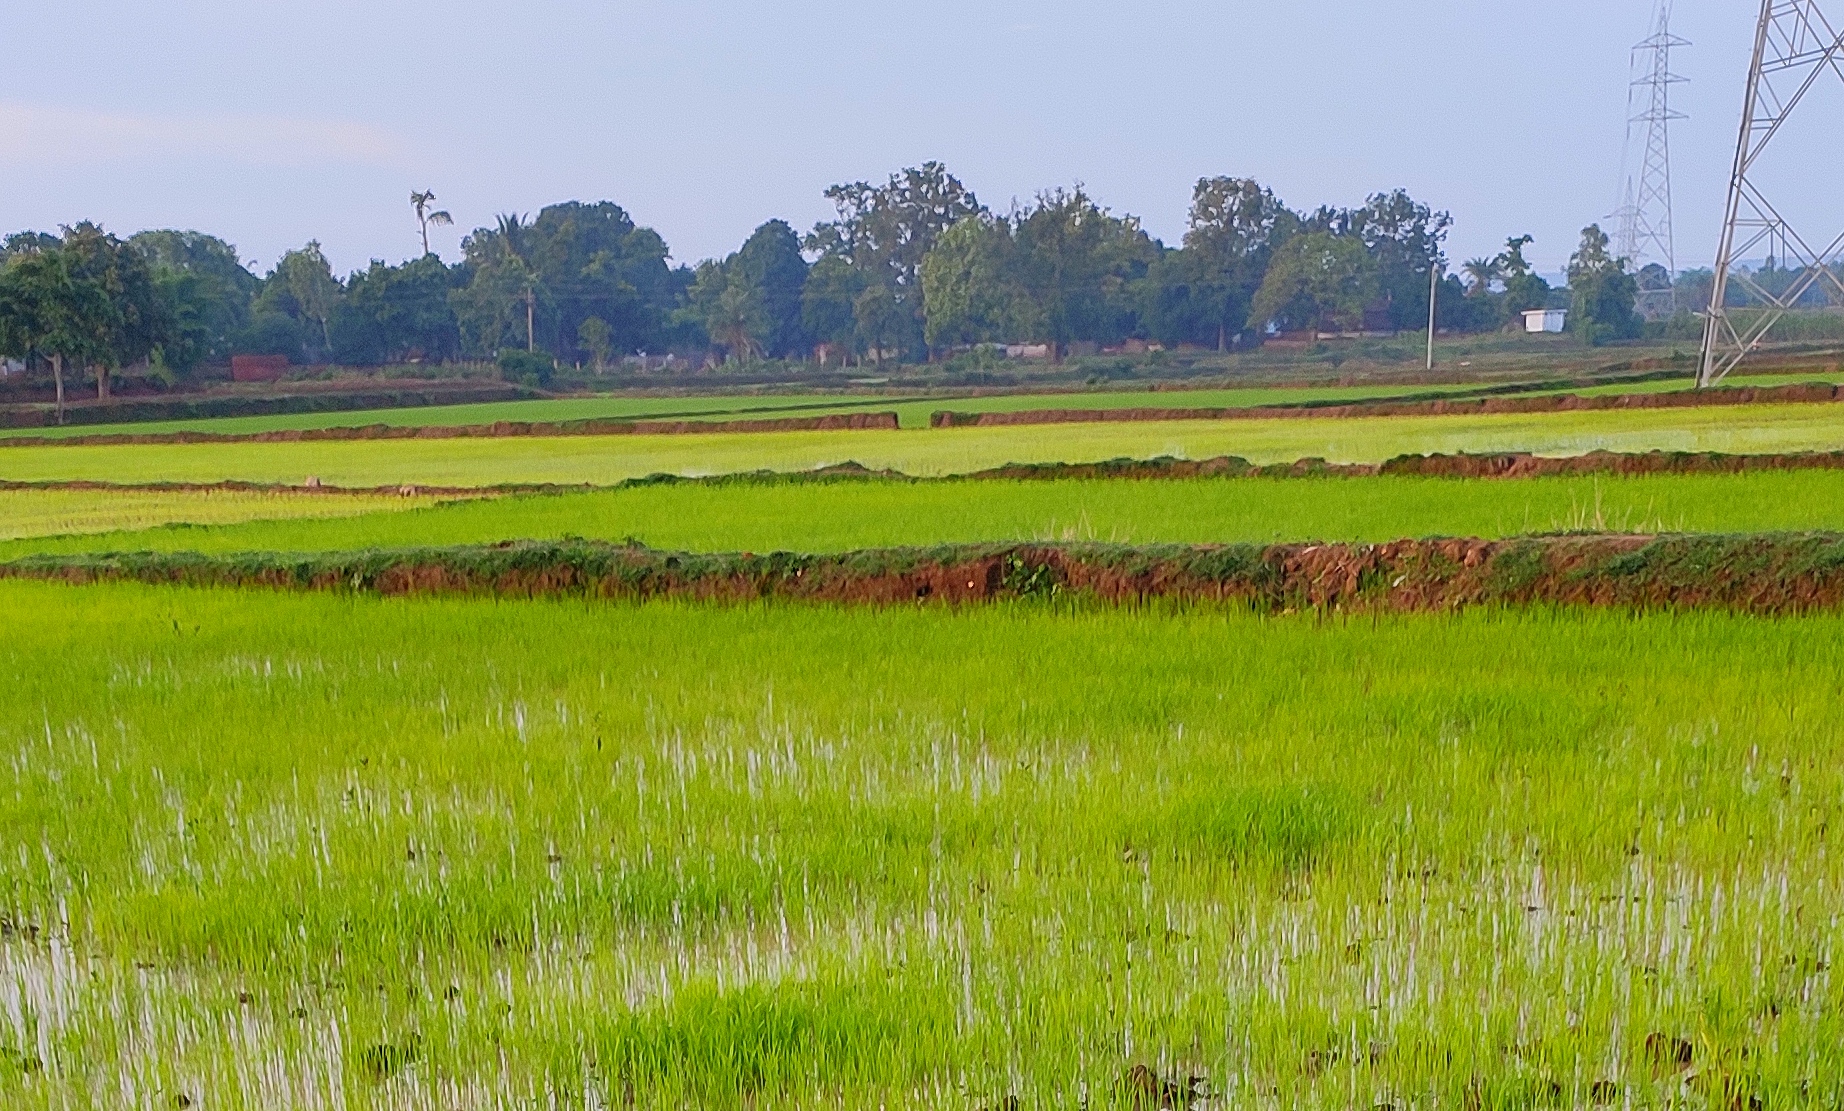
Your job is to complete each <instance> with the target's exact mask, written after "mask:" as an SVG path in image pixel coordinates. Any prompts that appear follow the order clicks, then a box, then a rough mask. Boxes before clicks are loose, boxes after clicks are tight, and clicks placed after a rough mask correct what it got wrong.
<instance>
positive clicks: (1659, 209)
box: [1614, 0, 1690, 320]
mask: <svg viewBox="0 0 1844 1111" xmlns="http://www.w3.org/2000/svg"><path fill="white" fill-rule="evenodd" d="M1671 3H1672V0H1659V4H1658V12H1657V15H1656V16H1655V17H1654V19H1653V21H1652V34H1651V36H1650V37H1649V38H1647V39H1646V40H1645V41H1644V42H1642V43H1640V44H1639V45H1638V46H1635V47H1633V74H1634V78H1633V84H1632V88H1631V91H1630V92H1629V93H1628V94H1627V124H1626V156H1625V165H1624V167H1623V168H1622V170H1621V173H1620V187H1621V198H1620V199H1621V204H1620V210H1619V211H1618V212H1616V213H1615V214H1614V218H1615V219H1616V220H1618V221H1619V223H1618V224H1617V225H1616V230H1617V235H1618V238H1617V240H1616V241H1615V244H1614V249H1615V251H1616V252H1617V253H1618V254H1619V256H1620V257H1621V258H1624V259H1626V260H1627V261H1628V263H1630V264H1631V266H1632V268H1633V269H1634V270H1639V269H1640V268H1642V267H1644V266H1647V265H1649V264H1652V263H1656V264H1658V265H1660V266H1663V267H1664V268H1665V272H1666V274H1667V275H1669V276H1670V277H1672V278H1676V277H1677V272H1678V263H1677V240H1676V236H1675V235H1674V233H1673V230H1672V221H1671V122H1672V121H1673V120H1683V119H1688V118H1689V117H1688V116H1685V115H1684V114H1683V113H1681V112H1677V111H1674V110H1673V109H1672V107H1671V86H1673V85H1677V84H1681V83H1682V82H1683V81H1684V79H1683V78H1682V77H1679V76H1678V75H1676V74H1674V73H1672V72H1671V52H1672V51H1673V50H1675V49H1677V48H1678V47H1682V46H1689V45H1690V43H1689V42H1688V41H1686V40H1684V39H1681V38H1678V37H1677V36H1676V35H1673V34H1672V33H1671ZM1637 307H1638V309H1639V311H1640V312H1641V313H1643V314H1645V317H1646V319H1648V320H1658V319H1662V318H1664V317H1668V316H1670V315H1671V314H1672V313H1674V312H1676V311H1677V294H1676V291H1675V290H1674V289H1672V288H1671V285H1670V284H1669V283H1667V284H1666V286H1665V287H1664V288H1662V289H1644V290H1641V291H1640V293H1639V303H1638V306H1637Z"/></svg>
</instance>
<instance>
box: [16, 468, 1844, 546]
mask: <svg viewBox="0 0 1844 1111" xmlns="http://www.w3.org/2000/svg"><path fill="white" fill-rule="evenodd" d="M43 497H44V502H40V501H39V500H38V498H39V495H37V494H21V495H19V496H17V497H14V498H11V499H5V498H0V530H5V529H8V528H11V529H13V530H14V531H16V532H27V533H29V532H30V531H31V530H32V529H33V528H34V527H37V526H36V525H35V524H34V522H37V521H40V520H42V519H43V518H44V517H45V516H47V515H49V514H50V513H51V512H54V511H55V510H54V509H53V508H51V506H55V505H56V504H58V503H59V496H58V495H54V494H49V493H47V494H45V495H44V496H43ZM45 503H50V505H47V504H45ZM125 504H127V505H133V504H134V502H133V501H132V500H130V501H128V502H126V503H125ZM360 504H373V503H364V502H361V503H360ZM8 512H11V513H17V514H19V516H20V518H23V520H21V521H20V522H19V523H16V524H15V523H11V521H12V519H9V518H8V517H6V516H4V514H5V513H8ZM1071 521H1079V522H1081V527H1080V529H1078V530H1076V532H1077V535H1074V536H1071V535H1070V532H1071V530H1070V529H1069V528H1067V527H1066V525H1065V523H1066V522H1071ZM1801 530H1828V531H1844V472H1830V471H1806V472H1772V471H1756V472H1747V473H1741V474H1733V475H1657V476H1647V477H1631V478H1620V477H1612V476H1609V477H1599V478H1545V479H1529V480H1516V481H1501V480H1469V479H1427V478H1409V477H1395V476H1383V477H1368V478H1303V479H1245V478H1229V479H1196V480H1172V481H1149V482H1128V481H1118V480H1107V479H1098V480H1066V481H1054V482H1012V481H979V482H967V483H959V482H951V483H926V482H924V483H911V482H896V481H850V482H827V483H740V482H739V483H735V484H718V485H695V484H679V485H640V486H634V487H630V488H626V489H618V490H610V491H599V492H593V493H580V494H559V495H541V496H526V497H508V498H495V499H490V500H481V501H456V502H452V503H448V504H443V505H440V506H430V507H426V508H421V509H415V510H413V511H410V512H404V511H403V507H402V506H400V505H398V504H397V503H396V502H394V501H393V502H392V503H391V504H389V505H388V506H387V507H386V510H385V511H383V512H373V513H369V514H366V515H363V516H357V517H347V518H343V519H340V520H324V521H323V520H313V521H290V520H271V521H262V522H252V523H245V524H236V525H220V526H211V527H188V528H184V529H161V528H155V529H147V530H143V531H138V532H126V531H120V532H109V533H104V534H99V535H94V536H75V537H55V538H53V537H42V538H41V537H33V538H31V539H23V540H17V541H13V542H10V543H4V542H0V559H11V558H17V557H18V556H22V555H26V554H30V553H35V552H42V553H76V552H102V551H142V550H153V551H198V552H207V553H219V554H222V553H232V552H254V551H280V552H313V551H355V550H362V549H368V548H411V547H442V546H450V545H457V544H489V543H498V542H501V541H507V540H563V539H567V538H572V537H576V538H588V539H601V540H608V541H613V542H620V541H623V540H628V539H633V540H638V541H641V542H643V543H646V544H648V545H650V546H652V547H655V548H659V549H663V550H667V551H703V552H724V551H730V552H736V551H750V552H775V551H796V552H842V551H852V550H858V549H866V548H887V547H898V546H918V547H920V546H928V545H933V544H937V543H974V542H987V541H999V542H1004V541H1063V540H1071V539H1073V540H1096V541H1101V542H1108V543H1134V544H1155V543H1273V542H1290V541H1302V540H1320V541H1371V542H1381V541H1388V540H1395V539H1401V538H1404V537H1430V536H1474V537H1483V538H1492V539H1496V538H1502V537H1510V536H1518V535H1528V534H1537V533H1555V532H1571V531H1600V532H1605V531H1616V532H1622V533H1629V534H1638V533H1670V532H1713V533H1745V532H1775V531H1801Z"/></svg>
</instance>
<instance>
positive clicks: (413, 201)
mask: <svg viewBox="0 0 1844 1111" xmlns="http://www.w3.org/2000/svg"><path fill="white" fill-rule="evenodd" d="M434 203H435V192H434V191H433V190H429V189H425V190H423V191H422V192H420V193H411V194H410V207H411V208H414V209H415V210H416V223H417V226H419V227H421V228H422V231H423V254H425V255H427V254H429V253H430V252H429V225H430V224H434V225H435V226H436V227H438V228H445V227H449V226H451V225H453V224H454V222H455V218H454V217H453V216H450V215H449V214H448V213H446V212H443V211H440V210H437V211H435V212H431V211H429V206H430V205H431V204H434Z"/></svg>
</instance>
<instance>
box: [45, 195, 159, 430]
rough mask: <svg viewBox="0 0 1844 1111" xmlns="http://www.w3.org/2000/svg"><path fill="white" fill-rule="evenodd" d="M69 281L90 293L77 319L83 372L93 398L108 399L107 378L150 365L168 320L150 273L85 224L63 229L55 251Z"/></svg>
mask: <svg viewBox="0 0 1844 1111" xmlns="http://www.w3.org/2000/svg"><path fill="white" fill-rule="evenodd" d="M59 251H60V253H61V254H62V255H63V257H64V261H65V266H66V267H67V269H68V270H69V273H70V280H71V281H72V282H73V283H75V285H76V286H77V287H79V288H80V289H86V290H93V291H95V295H94V296H91V297H89V298H88V299H87V303H88V304H89V306H90V308H89V311H87V312H85V313H84V314H82V315H81V316H80V317H79V318H78V325H77V326H78V327H79V328H81V329H82V330H83V331H84V332H85V334H86V335H87V337H88V342H87V343H86V344H85V347H86V351H87V357H88V358H87V361H88V369H89V371H90V372H91V374H93V375H94V376H95V379H96V396H97V397H98V399H101V400H107V399H108V397H109V379H110V375H111V374H112V373H114V372H115V371H118V370H120V369H121V368H122V367H124V366H127V365H129V364H132V363H136V362H140V361H141V360H143V359H150V358H151V357H152V356H153V354H154V352H155V351H156V350H157V349H158V348H159V347H160V345H161V344H162V343H164V342H165V341H166V339H167V336H168V333H169V330H170V326H171V320H170V317H169V315H168V312H167V306H166V304H165V303H164V301H163V299H162V297H161V296H160V291H159V289H158V287H157V286H156V284H155V281H154V274H153V269H152V267H150V266H149V265H148V262H147V259H146V257H145V256H144V255H143V254H142V253H141V252H140V251H139V250H137V249H136V248H134V247H132V246H130V245H129V244H127V243H125V242H123V241H122V240H120V239H118V238H116V237H115V236H113V235H110V234H109V233H108V232H106V231H104V230H103V229H102V228H101V227H99V226H97V225H96V224H92V223H90V222H88V221H84V222H83V223H80V224H77V225H75V226H74V227H70V228H67V229H65V232H64V239H63V242H62V244H61V246H60V248H59Z"/></svg>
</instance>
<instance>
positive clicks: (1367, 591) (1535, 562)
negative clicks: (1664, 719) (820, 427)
mask: <svg viewBox="0 0 1844 1111" xmlns="http://www.w3.org/2000/svg"><path fill="white" fill-rule="evenodd" d="M0 578H14V579H37V580H53V581H61V582H68V583H73V584H83V583H99V582H140V583H150V584H172V585H184V586H205V587H258V588H270V589H279V590H311V591H339V592H349V593H365V594H376V595H462V596H467V595H478V596H492V597H521V598H536V597H549V596H564V597H586V598H600V599H610V600H636V601H637V600H647V599H669V598H670V599H687V600H699V601H708V602H719V603H724V602H728V603H739V602H756V601H766V600H784V601H789V602H812V603H827V604H841V605H852V604H860V605H877V606H896V605H974V604H982V603H993V602H1008V601H1009V602H1030V601H1051V600H1056V599H1069V600H1090V601H1093V602H1098V603H1105V604H1116V605H1133V604H1139V603H1146V602H1152V601H1156V600H1160V599H1173V600H1179V601H1187V602H1214V603H1230V604H1235V605H1238V606H1245V607H1249V608H1253V609H1256V610H1259V611H1263V612H1288V611H1302V610H1318V611H1326V610H1338V611H1368V612H1377V611H1396V612H1411V611H1444V610H1458V609H1464V608H1468V607H1479V606H1501V607H1502V606H1531V605H1539V606H1541V605H1552V606H1599V607H1615V608H1625V609H1634V610H1653V609H1664V610H1691V609H1720V610H1729V611H1735V612H1743V613H1756V614H1793V613H1805V612H1818V611H1830V610H1836V609H1838V608H1839V606H1840V604H1841V603H1844V535H1838V534H1780V535H1763V536H1666V537H1639V536H1606V535H1593V536H1549V537H1532V538H1524V539H1517V540H1506V541H1484V540H1403V541H1396V542H1393V543H1388V544H1286V545H1273V546H1259V545H1226V546H1182V545H1161V546H1149V547H1127V546H1116V545H1100V544H1022V545H957V546H945V547H937V548H927V549H921V548H906V549H883V550H874V551H861V552H851V553H846V554H842V555H795V554H789V553H776V554H772V555H755V554H749V553H742V554H734V553H733V554H689V553H671V552H661V551H655V550H652V549H649V548H644V547H637V546H623V545H615V544H605V543H596V542H567V543H530V542H522V543H513V544H500V545H494V546H485V547H467V548H443V549H421V550H402V551H369V552H358V553H348V554H334V555H320V556H309V557H297V556H283V555H268V554H252V555H243V556H229V557H207V556H201V555H196V554H187V553H176V554H154V553H144V554H119V555H98V556H81V557H32V558H27V559H22V560H18V561H15V562H12V563H8V564H3V565H0Z"/></svg>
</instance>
